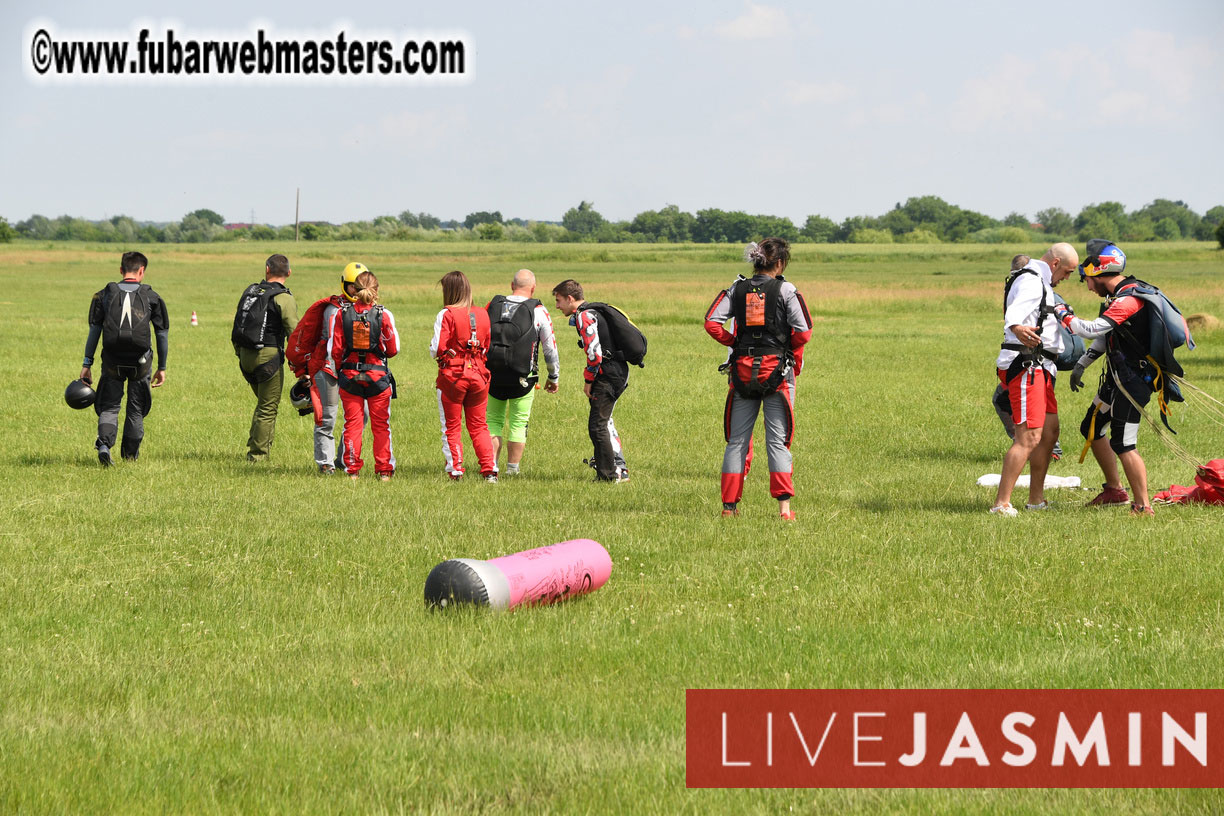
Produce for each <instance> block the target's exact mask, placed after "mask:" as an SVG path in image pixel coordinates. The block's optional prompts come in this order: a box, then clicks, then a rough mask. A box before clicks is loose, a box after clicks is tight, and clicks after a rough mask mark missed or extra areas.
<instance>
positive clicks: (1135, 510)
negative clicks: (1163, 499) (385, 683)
mask: <svg viewBox="0 0 1224 816" xmlns="http://www.w3.org/2000/svg"><path fill="white" fill-rule="evenodd" d="M1130 514H1131V515H1132V516H1154V515H1156V511H1155V510H1153V509H1152V505H1150V504H1146V505H1144V506H1143V507H1140V506H1139V505H1137V504H1132V505H1131V512H1130Z"/></svg>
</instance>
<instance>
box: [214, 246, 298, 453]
mask: <svg viewBox="0 0 1224 816" xmlns="http://www.w3.org/2000/svg"><path fill="white" fill-rule="evenodd" d="M290 274H291V270H290V268H289V259H288V258H286V257H285V256H284V255H272V256H270V257H269V258H268V260H267V261H265V262H264V279H263V280H262V281H257V282H256V283H252V284H251V285H250V286H248V287H247V288H246V289H245V290H243V292H242V297H241V298H239V299H238V309H237V311H236V313H235V314H234V328H233V331H232V332H231V333H230V342H231V343H233V346H234V354H235V355H236V356H237V357H238V368H239V369H240V370H241V371H242V376H243V378H244V379H245V380H246V381H247V383H248V384H249V385H250V386H251V391H253V392H254V393H255V413H254V415H253V416H252V417H251V430H250V433H249V434H248V436H247V461H248V462H263V461H266V460H267V458H268V454H269V453H271V451H272V438H273V436H274V435H275V434H276V415H277V411H278V409H279V407H280V400H281V394H282V393H283V390H284V386H285V370H284V365H283V364H284V360H285V341H286V339H287V338H288V337H289V335H290V334H292V332H293V330H294V328H296V326H297V301H295V300H294V299H293V293H292V292H290V291H289V289H288V287H286V286H285V282H286V281H287V280H288V279H289V275H290Z"/></svg>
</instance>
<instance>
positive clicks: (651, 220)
mask: <svg viewBox="0 0 1224 816" xmlns="http://www.w3.org/2000/svg"><path fill="white" fill-rule="evenodd" d="M696 225H697V219H696V218H694V217H693V214H692V213H687V212H683V211H681V209H680V208H679V207H677V206H676V205H675V204H668V205H667V206H665V207H664V208H663V209H661V210H658V211H655V210H646V211H645V212H640V213H638V214H637V215H636V216H634V218H633V221H631V222H630V223H629V228H628V231H629V232H632V233H635V234H638V235H642V236H645V237H647V238H649V239H650V240H652V241H663V242H667V243H673V244H675V243H682V242H684V241H691V240H693V228H694V227H695V226H696Z"/></svg>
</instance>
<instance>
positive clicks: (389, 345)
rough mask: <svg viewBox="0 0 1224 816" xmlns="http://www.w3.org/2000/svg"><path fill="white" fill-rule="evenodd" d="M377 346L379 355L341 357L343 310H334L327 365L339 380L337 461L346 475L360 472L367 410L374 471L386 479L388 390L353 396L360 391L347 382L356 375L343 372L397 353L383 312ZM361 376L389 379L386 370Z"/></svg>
mask: <svg viewBox="0 0 1224 816" xmlns="http://www.w3.org/2000/svg"><path fill="white" fill-rule="evenodd" d="M353 308H354V309H355V310H356V311H357V313H358V314H362V313H364V312H367V311H369V310H370V309H371V308H373V307H372V306H367V305H366V304H364V303H354V304H353ZM372 334H373V332H372V331H371V335H372ZM380 343H381V346H382V353H381V354H375V353H373V352H353V353H351V354H349V355H348V356H347V357H345V355H344V352H345V348H344V310H343V309H339V310H337V311H336V316H335V318H334V319H333V320H332V322H331V326H330V328H329V334H328V340H327V349H328V351H327V365H328V367H329V368H330V369H331V370H332V371H335V372H336V373H337V378H338V379H339V381H340V403H341V404H342V405H343V406H344V452H343V454H342V460H341V461H343V463H344V470H345V472H346V473H348V474H349V475H354V474H357V473H359V472H361V467H362V465H363V464H365V463H364V462H363V461H362V460H361V437H362V431H363V430H364V427H365V413H366V409H367V408H368V409H369V411H370V432H371V433H372V434H373V436H374V472H375V473H377V474H378V475H380V476H382V475H388V476H389V475H391V474H392V473H394V472H395V454H394V452H393V451H392V449H391V388H390V387H384V388H383V390H382V391H379V392H378V393H377V394H374V395H373V396H369V397H366V396H362V395H361V394H359V393H353V390H358V391H360V390H361V388H360V387H359V386H357V387H355V386H353V385H352V384H350V383H348V382H347V380H348V379H349V378H350V377H351V376H352V375H353V374H354V373H356V372H353V371H351V370H348V371H346V370H345V366H346V365H347V364H351V363H355V362H360V363H364V364H366V365H374V366H383V367H385V366H386V364H387V359H388V358H390V357H394V356H395V355H396V354H398V353H399V332H398V331H396V329H395V317H394V316H393V315H392V314H391V312H390V311H389V310H387V309H383V310H382V330H381V332H380ZM365 374H366V376H367V377H369V379H370V380H371V381H372V382H373V383H381V382H384V381H386V380H388V379H389V378H390V376H391V372H389V371H378V370H374V371H367V372H365ZM346 386H347V387H346Z"/></svg>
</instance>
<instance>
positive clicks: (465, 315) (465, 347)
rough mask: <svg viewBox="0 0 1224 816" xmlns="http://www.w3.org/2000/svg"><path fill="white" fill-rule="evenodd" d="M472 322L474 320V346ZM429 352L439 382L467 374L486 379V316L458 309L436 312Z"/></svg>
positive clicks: (475, 310)
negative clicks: (436, 362)
mask: <svg viewBox="0 0 1224 816" xmlns="http://www.w3.org/2000/svg"><path fill="white" fill-rule="evenodd" d="M472 318H475V320H476V335H475V342H474V343H473V342H471V340H472ZM429 352H430V354H432V355H433V357H434V358H435V359H436V360H437V361H438V378H439V379H442V378H443V377H446V378H448V379H454V378H456V377H461V376H463V375H464V374H465V373H467V372H468V371H469V370H474V371H475V372H476V373H477V374H480V375H481V376H483V377H484V378H485V379H488V377H489V369H488V368H487V367H486V365H485V356H486V355H487V354H488V353H489V313H488V312H486V311H485V310H484V309H478V308H475V307H472V308H467V309H465V308H463V307H460V306H448V307H446V308H445V309H443V310H442V311H440V312H438V317H437V319H436V320H434V334H433V339H432V340H431V341H430V343H429Z"/></svg>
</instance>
